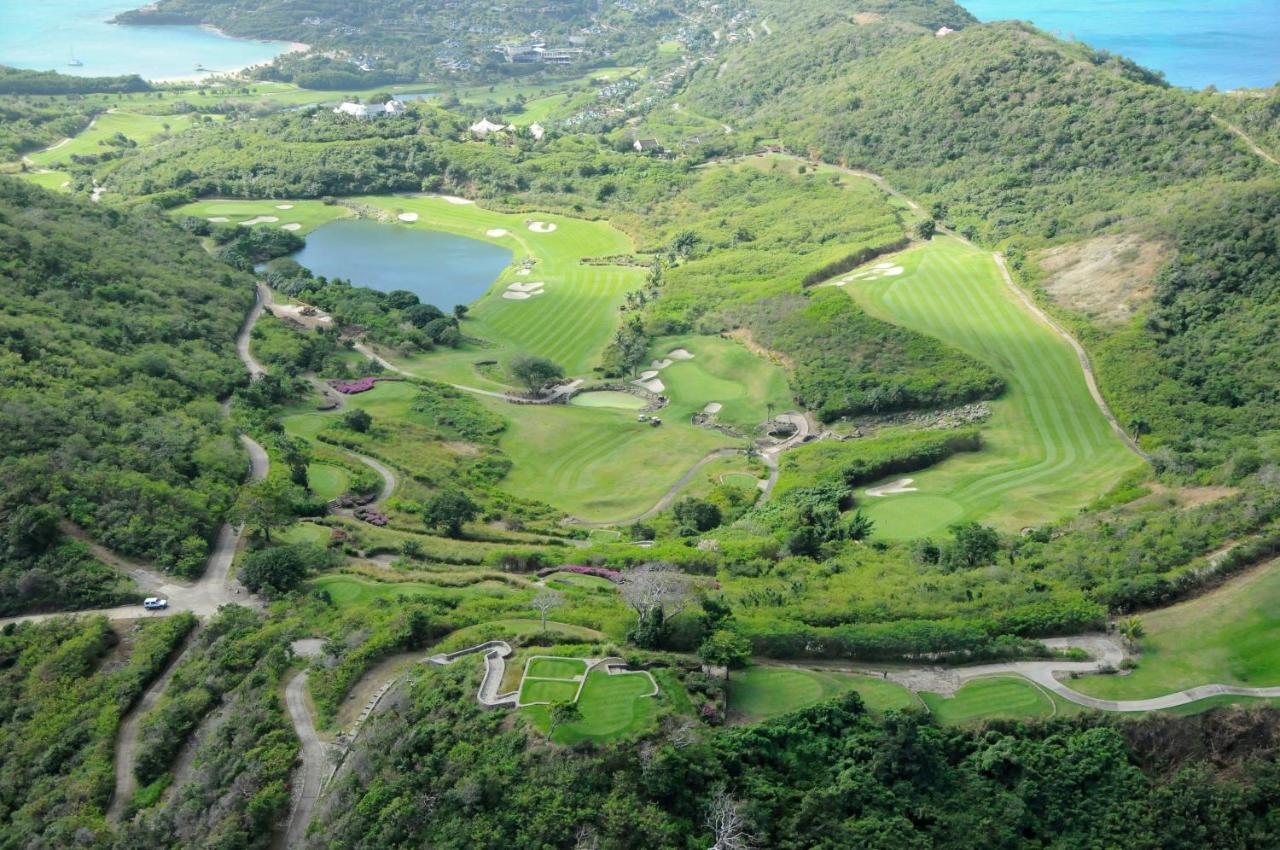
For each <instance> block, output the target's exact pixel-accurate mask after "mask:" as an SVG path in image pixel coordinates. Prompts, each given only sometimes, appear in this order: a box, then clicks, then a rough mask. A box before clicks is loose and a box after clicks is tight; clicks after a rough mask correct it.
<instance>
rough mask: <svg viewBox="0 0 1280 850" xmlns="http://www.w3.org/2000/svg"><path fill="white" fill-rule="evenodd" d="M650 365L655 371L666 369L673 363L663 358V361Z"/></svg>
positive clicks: (656, 361)
mask: <svg viewBox="0 0 1280 850" xmlns="http://www.w3.org/2000/svg"><path fill="white" fill-rule="evenodd" d="M649 365H650V366H651V367H653V368H654V369H665V368H667V367H668V366H670V365H671V361H670V360H668V359H667V358H665V357H664V358H663V359H661V360H655V361H653V362H652V363H650V364H649Z"/></svg>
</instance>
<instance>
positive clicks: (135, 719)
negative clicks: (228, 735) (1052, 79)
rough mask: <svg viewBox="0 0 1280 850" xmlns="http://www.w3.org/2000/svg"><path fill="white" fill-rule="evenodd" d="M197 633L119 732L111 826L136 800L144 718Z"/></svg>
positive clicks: (153, 683)
mask: <svg viewBox="0 0 1280 850" xmlns="http://www.w3.org/2000/svg"><path fill="white" fill-rule="evenodd" d="M198 630H199V626H197V627H196V628H195V629H194V630H192V632H191V633H190V634H188V635H187V637H186V640H185V641H184V642H183V644H182V648H181V649H179V650H178V651H177V652H175V653H174V655H173V658H172V659H170V661H169V664H168V666H167V667H165V669H164V672H163V673H161V674H160V676H159V677H157V678H156V680H155V681H154V682H152V683H151V686H150V687H148V688H147V689H146V691H145V692H143V694H142V699H140V700H138V702H137V704H136V705H134V707H133V709H132V710H131V711H130V712H129V714H128V716H126V717H125V720H124V722H123V723H121V724H120V729H119V731H118V732H117V733H116V787H115V791H114V792H113V793H112V795H111V805H110V806H108V807H107V820H109V821H111V822H112V823H119V822H120V818H121V816H122V815H123V814H124V810H125V808H126V807H127V806H128V805H129V802H130V801H131V800H133V794H134V792H135V791H136V790H137V788H138V778H137V777H136V776H134V775H133V766H134V765H135V764H137V763H138V738H139V736H140V735H141V733H142V718H143V717H144V716H145V715H146V713H147V712H148V711H150V710H151V709H152V708H154V707H155V704H156V701H157V700H159V699H160V694H161V693H162V692H163V691H164V689H165V688H167V687H168V686H169V680H170V679H172V678H173V674H174V672H175V671H176V670H177V669H178V665H179V664H180V663H181V662H182V659H183V657H184V656H185V655H186V654H187V650H188V649H190V648H191V641H192V639H193V638H194V637H195V635H196V631H198Z"/></svg>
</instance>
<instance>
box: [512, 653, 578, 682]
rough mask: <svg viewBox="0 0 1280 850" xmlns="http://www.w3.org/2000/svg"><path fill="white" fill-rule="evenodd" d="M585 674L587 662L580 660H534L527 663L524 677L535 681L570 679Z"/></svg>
mask: <svg viewBox="0 0 1280 850" xmlns="http://www.w3.org/2000/svg"><path fill="white" fill-rule="evenodd" d="M586 672H587V662H585V661H583V660H582V659H581V658H534V659H531V660H530V661H529V667H528V669H527V670H526V671H525V676H529V677H532V678H535V679H572V678H573V677H574V676H581V675H583V674H584V673H586Z"/></svg>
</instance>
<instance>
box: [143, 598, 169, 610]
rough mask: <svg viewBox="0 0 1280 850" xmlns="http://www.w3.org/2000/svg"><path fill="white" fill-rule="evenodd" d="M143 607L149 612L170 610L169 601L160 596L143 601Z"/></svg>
mask: <svg viewBox="0 0 1280 850" xmlns="http://www.w3.org/2000/svg"><path fill="white" fill-rule="evenodd" d="M142 607H143V608H146V609H147V610H148V611H158V610H159V609H161V608H168V607H169V600H168V599H161V598H160V597H159V596H148V597H147V598H146V599H144V600H142Z"/></svg>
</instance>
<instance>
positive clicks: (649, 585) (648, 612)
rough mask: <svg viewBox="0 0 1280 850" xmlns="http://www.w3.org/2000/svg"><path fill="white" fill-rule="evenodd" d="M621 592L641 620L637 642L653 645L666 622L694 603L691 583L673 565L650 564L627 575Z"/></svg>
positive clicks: (637, 627) (687, 577)
mask: <svg viewBox="0 0 1280 850" xmlns="http://www.w3.org/2000/svg"><path fill="white" fill-rule="evenodd" d="M620 592H621V594H622V599H623V601H624V602H626V603H627V604H628V605H630V606H631V607H632V609H634V610H635V612H636V614H637V615H639V617H640V622H639V623H638V624H637V626H636V630H635V635H636V642H637V643H639V644H640V645H641V646H656V645H657V641H658V638H659V637H660V636H661V634H662V630H663V628H664V626H665V624H666V622H667V621H668V620H670V619H671V618H672V617H674V616H676V615H677V614H679V613H680V612H681V611H683V610H684V609H685V608H686V607H688V605H689V603H690V602H691V601H692V600H693V582H692V580H691V579H690V578H689V576H687V575H685V574H684V573H682V572H680V571H679V570H678V569H676V567H675V566H674V565H672V564H668V563H665V562H662V561H651V562H649V563H647V564H641V565H640V566H638V567H636V568H635V569H634V570H631V571H630V572H628V573H626V574H625V575H624V576H623V580H622V586H621V588H620Z"/></svg>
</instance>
